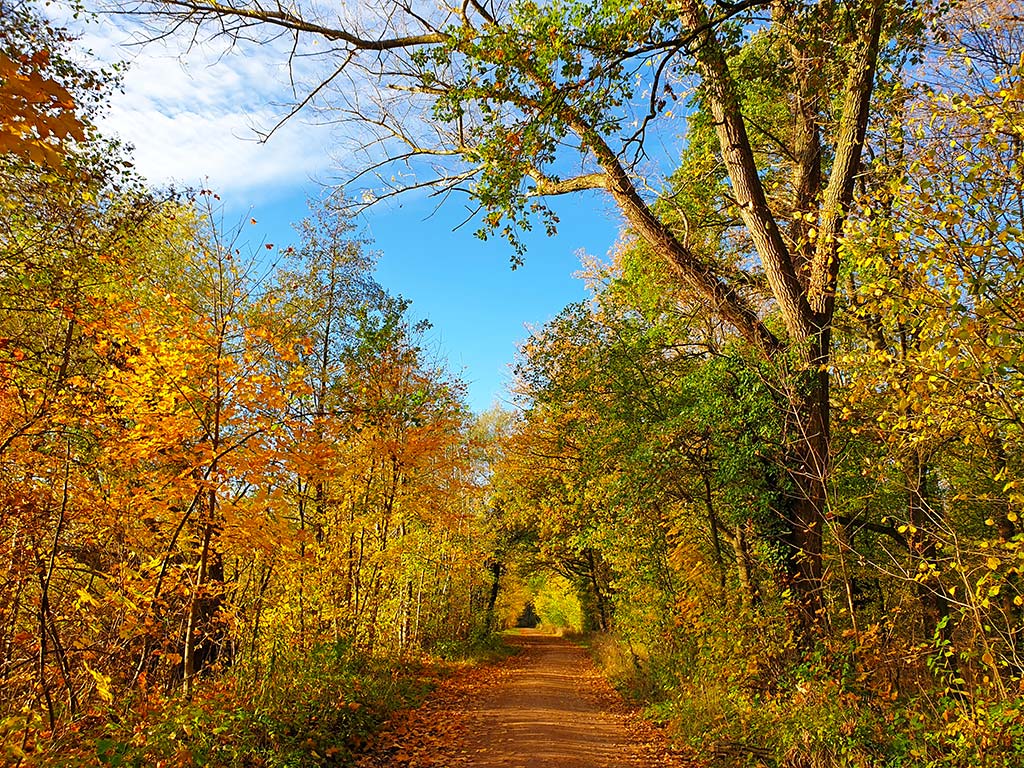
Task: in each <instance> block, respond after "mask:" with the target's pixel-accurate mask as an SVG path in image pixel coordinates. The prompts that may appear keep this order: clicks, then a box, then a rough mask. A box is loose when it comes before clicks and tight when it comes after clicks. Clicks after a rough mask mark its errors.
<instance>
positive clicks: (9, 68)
mask: <svg viewBox="0 0 1024 768" xmlns="http://www.w3.org/2000/svg"><path fill="white" fill-rule="evenodd" d="M48 65H49V54H48V53H47V52H46V51H41V52H39V53H36V54H35V55H33V56H31V57H24V58H23V59H22V60H21V61H15V60H13V59H11V58H9V57H8V56H7V55H6V54H4V53H2V52H0V154H7V153H10V154H14V155H17V156H19V157H21V158H23V159H26V160H31V161H32V162H35V163H38V164H39V165H45V166H51V167H55V166H57V165H59V163H60V152H61V145H62V144H64V143H66V142H68V141H84V140H85V132H84V126H83V123H82V122H81V121H80V120H79V118H78V117H77V116H76V114H75V111H74V110H75V102H74V100H73V99H72V97H71V94H70V93H68V92H67V90H66V89H65V88H64V87H63V86H62V85H60V84H59V83H58V82H57V81H56V80H53V79H52V78H50V77H47V76H46V75H45V74H44V72H45V71H46V68H47V66H48Z"/></svg>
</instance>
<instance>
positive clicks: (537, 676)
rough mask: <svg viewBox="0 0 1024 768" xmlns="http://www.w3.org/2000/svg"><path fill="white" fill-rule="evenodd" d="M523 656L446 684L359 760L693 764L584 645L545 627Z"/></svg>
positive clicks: (671, 767) (605, 767) (677, 767)
mask: <svg viewBox="0 0 1024 768" xmlns="http://www.w3.org/2000/svg"><path fill="white" fill-rule="evenodd" d="M508 642H509V644H510V645H512V646H514V647H516V648H517V650H518V651H519V652H518V654H517V655H516V656H514V657H512V658H510V659H508V660H506V661H504V662H502V663H501V664H500V665H497V666H491V667H483V668H478V669H473V670H469V671H467V672H464V673H460V674H457V675H455V676H454V677H453V678H451V679H449V680H447V681H445V683H443V684H442V685H441V686H440V687H439V688H438V689H437V691H435V693H434V695H433V696H431V698H430V699H429V700H428V701H427V703H426V704H425V705H424V706H423V707H420V708H419V709H417V710H414V711H412V712H406V713H403V714H402V715H400V716H399V717H397V718H395V719H394V720H393V721H392V722H391V723H390V724H389V725H388V726H387V727H386V728H385V731H384V732H383V733H382V735H381V738H380V740H379V741H378V744H377V746H376V748H375V749H374V751H373V753H372V754H371V755H367V756H366V757H365V758H364V759H363V761H361V763H360V765H361V766H363V767H364V768H369V766H384V765H392V766H407V767H408V768H426V766H431V767H432V768H634V766H636V767H639V766H650V767H651V768H686V767H687V766H692V763H691V762H689V761H686V760H684V759H683V758H682V757H681V756H680V755H678V754H675V753H673V752H672V751H671V750H670V749H669V747H668V743H667V741H666V739H665V737H664V735H663V734H662V733H661V732H660V731H659V730H658V729H657V728H655V727H654V726H653V725H651V724H650V723H649V722H648V721H646V720H644V719H643V718H642V717H640V715H639V714H638V713H636V712H634V711H632V710H631V709H630V708H629V707H628V706H627V705H626V704H625V702H624V701H623V700H622V697H621V696H619V694H618V693H617V692H616V691H615V690H614V689H613V688H612V687H611V686H610V685H609V683H608V681H607V680H606V679H605V678H604V677H603V676H602V675H601V673H600V672H599V671H598V670H597V668H596V667H595V665H594V663H593V662H592V661H591V660H590V658H589V657H588V656H587V653H586V652H585V651H584V650H583V649H582V648H580V647H579V646H577V645H575V644H573V643H571V642H569V641H567V640H565V639H563V638H560V637H556V636H553V635H548V634H544V633H542V632H539V631H536V630H521V631H520V632H519V633H517V634H515V635H512V636H510V637H509V638H508Z"/></svg>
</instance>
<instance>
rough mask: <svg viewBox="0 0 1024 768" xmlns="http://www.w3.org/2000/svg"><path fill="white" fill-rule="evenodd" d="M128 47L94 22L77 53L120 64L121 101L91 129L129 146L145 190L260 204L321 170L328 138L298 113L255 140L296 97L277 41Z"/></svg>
mask: <svg viewBox="0 0 1024 768" xmlns="http://www.w3.org/2000/svg"><path fill="white" fill-rule="evenodd" d="M132 42H133V36H132V33H131V32H130V31H128V30H127V29H125V28H121V27H119V26H117V25H115V24H114V23H113V22H112V21H110V20H109V19H106V18H101V19H100V21H99V22H98V23H95V24H90V25H88V26H86V27H85V28H84V29H83V30H82V38H81V42H80V44H81V45H82V46H83V47H84V48H88V49H91V50H92V52H93V54H94V56H95V57H96V58H98V59H99V60H100V62H102V63H112V62H115V61H125V62H127V63H128V65H129V68H128V71H127V72H126V74H125V76H124V82H123V90H124V93H114V94H113V95H112V97H111V100H110V106H109V109H108V111H107V113H106V114H105V115H104V117H103V118H102V119H101V121H100V128H101V129H102V130H103V131H104V133H107V134H110V135H117V136H119V137H120V138H121V139H123V140H124V141H126V142H128V143H129V144H132V145H133V146H134V147H135V152H134V161H135V165H136V169H137V170H138V171H139V173H140V174H141V175H142V176H144V177H145V178H146V179H148V180H149V181H150V182H152V183H155V184H163V183H169V182H177V183H179V184H186V185H202V186H209V187H211V188H213V189H215V190H217V191H219V192H222V193H226V194H230V195H232V196H235V197H238V196H242V197H246V198H249V199H251V198H253V197H259V198H262V199H266V198H268V197H272V196H275V195H276V193H278V192H281V191H284V190H285V189H294V188H295V187H298V186H300V185H303V184H306V183H307V182H309V180H310V179H311V178H313V177H317V176H319V175H322V174H323V173H324V172H325V171H327V170H328V169H329V168H330V166H331V159H330V151H329V146H330V138H331V137H330V133H331V131H330V129H329V128H328V127H326V126H318V125H312V124H310V123H309V122H308V121H306V120H304V119H303V116H302V115H301V114H300V115H298V116H297V117H294V118H292V119H291V120H290V121H288V122H287V123H286V124H285V125H284V126H283V127H282V128H281V129H280V130H279V131H277V132H275V133H274V135H273V136H271V137H270V138H269V140H267V141H266V142H265V143H260V141H259V132H266V131H267V130H268V129H270V128H272V127H273V126H274V125H275V124H276V123H277V122H278V121H279V120H280V118H281V117H282V116H283V115H285V114H286V113H287V108H286V107H284V106H276V105H282V104H286V103H288V102H290V101H292V100H293V99H294V97H295V96H294V94H293V93H292V92H291V90H290V88H289V86H288V82H289V77H288V75H289V73H288V68H287V58H288V49H287V47H285V46H284V45H283V44H282V43H281V42H276V43H275V42H271V43H264V44H250V45H247V46H245V48H244V49H233V50H228V51H225V50H224V45H223V44H220V45H218V44H215V43H206V44H198V45H193V46H191V49H190V50H188V51H187V52H185V53H179V52H180V51H185V50H186V49H187V48H188V41H187V40H181V39H179V40H173V39H172V40H168V41H161V42H153V43H148V44H145V45H141V46H140V45H130V43H132ZM307 61H308V60H307ZM306 66H307V69H308V66H309V65H308V64H307V65H306ZM304 75H305V76H307V77H308V76H310V75H311V72H310V71H307V72H305V73H304Z"/></svg>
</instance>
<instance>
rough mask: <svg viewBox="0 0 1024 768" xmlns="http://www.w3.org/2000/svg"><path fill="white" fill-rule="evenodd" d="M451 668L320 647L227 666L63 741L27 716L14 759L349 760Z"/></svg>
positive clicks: (284, 764) (82, 767) (29, 762)
mask: <svg viewBox="0 0 1024 768" xmlns="http://www.w3.org/2000/svg"><path fill="white" fill-rule="evenodd" d="M464 655H465V654H464ZM451 667H452V665H451V664H450V663H447V662H444V661H442V660H440V659H437V658H433V657H421V658H409V659H405V660H402V661H394V660H384V659H378V658H372V657H368V656H366V655H363V654H360V653H358V652H356V651H354V650H352V649H351V648H347V647H345V646H342V645H339V646H336V647H334V646H324V647H320V648H317V649H314V650H313V651H311V652H308V653H306V654H302V655H297V656H296V657H295V658H292V659H287V660H281V659H280V658H278V659H275V660H274V661H273V663H272V664H268V666H267V667H266V668H263V669H260V670H255V669H245V668H237V669H231V670H228V671H226V672H225V673H223V674H222V675H220V676H219V677H217V678H215V679H210V680H206V681H203V682H202V683H201V684H200V685H199V686H198V687H197V689H196V691H195V693H194V695H193V696H192V698H191V699H187V698H186V697H184V696H182V695H181V694H180V693H174V694H172V695H162V694H161V695H157V694H150V695H148V696H145V697H142V696H138V697H136V698H135V699H134V700H132V701H130V702H126V703H124V704H122V706H120V707H118V706H116V705H115V703H113V702H112V703H111V705H110V706H109V707H108V710H107V712H105V713H102V714H101V713H97V714H94V715H93V716H92V717H91V718H90V719H87V720H82V721H79V722H78V723H76V724H75V726H74V728H73V729H72V731H71V732H69V733H67V734H65V735H64V736H63V737H62V738H60V739H54V740H50V741H46V740H45V739H44V738H39V739H36V738H35V736H33V735H32V731H33V730H34V729H32V728H30V727H29V726H30V724H28V723H26V728H25V731H24V733H25V735H26V738H25V739H23V743H22V744H21V745H20V747H19V748H18V751H19V752H21V753H22V755H23V756H21V757H20V758H19V763H20V765H23V766H44V765H45V766H66V767H67V768H86V766H88V767H90V768H92V767H93V766H125V767H129V766H130V767H131V768H148V767H149V766H153V767H155V768H161V767H162V766H208V767H209V768H312V767H313V766H317V767H320V766H348V765H351V764H352V760H353V758H354V756H355V755H356V754H358V753H359V751H360V749H362V747H363V746H364V745H365V744H366V742H367V739H368V737H369V736H370V734H372V733H373V732H374V731H375V730H376V729H377V728H378V727H379V726H380V724H381V723H382V722H383V721H384V720H385V719H386V718H387V716H388V715H389V714H390V713H391V712H392V711H394V710H396V709H398V708H401V707H406V706H411V705H414V704H416V703H417V702H419V701H420V700H422V699H423V697H424V696H425V695H426V694H427V693H428V692H429V691H430V690H431V688H432V687H433V686H434V684H435V682H436V681H437V679H438V678H439V677H440V676H443V675H444V674H446V673H447V671H448V670H450V669H451ZM257 672H258V674H257ZM257 681H258V682H257ZM12 735H14V734H12ZM39 735H40V736H41V737H45V735H46V734H45V732H43V733H42V734H39ZM14 756H15V755H14V754H9V755H8V757H14Z"/></svg>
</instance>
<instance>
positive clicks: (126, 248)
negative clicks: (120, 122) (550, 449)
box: [0, 2, 489, 765]
mask: <svg viewBox="0 0 1024 768" xmlns="http://www.w3.org/2000/svg"><path fill="white" fill-rule="evenodd" d="M0 8H2V10H3V14H2V21H0V24H2V27H3V29H2V33H3V34H2V36H0V46H2V51H3V54H4V56H5V58H4V59H3V60H2V61H5V62H13V63H14V64H16V65H17V66H18V67H19V68H20V73H21V75H20V76H23V77H24V80H23V81H22V82H24V83H26V85H25V86H24V89H25V91H26V93H27V94H28V95H29V98H28V99H26V100H23V101H22V102H21V104H20V105H18V104H15V106H16V107H18V108H19V109H21V110H22V112H21V116H22V117H24V118H25V120H22V122H26V121H29V122H30V121H31V120H33V119H34V120H35V121H36V124H35V127H34V129H33V128H30V129H29V130H28V131H25V132H23V133H22V137H21V143H20V144H19V143H16V142H13V141H12V142H11V143H10V144H9V145H8V146H7V147H5V148H6V149H8V150H10V151H8V153H7V154H5V155H3V156H2V157H0V185H2V191H0V201H2V210H3V212H2V215H0V762H3V763H5V764H7V763H8V761H10V762H11V763H12V764H30V763H33V762H35V763H40V764H47V765H53V764H57V763H69V764H72V763H77V762H82V763H86V764H89V763H96V762H97V761H98V762H99V763H104V764H110V765H116V764H136V765H142V764H145V765H152V764H160V761H164V764H187V763H189V762H195V763H199V764H241V763H240V762H239V761H243V760H249V761H256V762H248V763H245V764H247V765H256V764H272V763H273V761H274V760H276V759H280V760H282V761H284V762H288V761H289V760H290V761H291V762H288V764H295V761H296V760H297V761H299V762H300V763H301V762H303V761H306V762H309V763H323V762H325V761H326V762H328V763H338V762H339V761H341V760H343V759H344V758H345V757H346V755H347V754H348V751H347V750H348V749H349V748H350V747H353V746H354V744H353V743H349V742H347V741H346V740H347V739H348V738H349V736H350V735H353V734H354V735H355V736H358V735H359V734H361V733H363V732H364V731H365V730H366V729H367V728H369V727H370V725H371V724H372V722H373V721H374V720H375V719H376V718H379V717H380V715H381V711H380V708H381V707H383V706H385V705H386V700H387V699H388V697H390V696H393V695H397V693H396V690H397V689H396V686H397V685H398V684H397V683H396V682H395V680H396V679H397V678H395V674H396V673H395V670H393V669H385V668H384V666H386V664H387V663H389V662H388V660H395V659H399V658H401V657H403V656H411V657H414V656H415V655H416V652H418V650H419V649H423V648H427V649H439V648H440V649H441V650H444V649H446V648H447V649H449V650H450V649H452V648H457V647H460V646H464V645H466V644H467V643H469V642H470V641H471V640H474V639H479V637H481V636H482V633H483V630H484V628H483V627H482V626H481V624H480V620H478V619H477V616H478V615H480V614H481V610H482V606H483V604H484V603H485V601H486V592H487V589H488V588H489V581H488V577H487V574H486V572H485V571H484V570H483V568H482V566H481V563H482V562H483V561H484V559H485V556H486V551H485V544H486V539H485V537H484V536H483V535H482V533H481V531H480V515H479V509H478V501H477V500H478V498H479V489H478V488H477V473H476V470H475V469H474V464H473V461H474V458H473V455H472V452H471V439H470V429H469V427H470V416H469V413H468V411H467V409H466V407H465V405H464V402H463V389H462V385H461V384H460V383H459V382H458V381H456V380H455V379H454V378H452V377H451V376H450V375H448V374H447V373H446V372H445V371H444V370H442V369H441V368H440V367H438V366H437V365H435V364H434V363H432V362H431V360H430V358H429V356H428V355H427V354H426V353H425V352H424V351H423V349H422V347H421V346H420V339H421V336H422V333H423V331H424V328H423V327H421V326H418V325H416V324H414V323H412V321H410V319H409V317H408V312H407V309H408V303H407V302H406V301H404V300H402V299H400V298H395V297H393V296H390V295H389V294H388V293H387V292H386V291H385V290H384V289H383V288H381V286H380V285H378V284H377V283H376V282H375V281H374V279H373V268H374V258H373V257H372V256H371V255H370V254H369V253H368V251H367V250H366V246H365V244H364V243H362V242H361V241H360V240H359V238H358V237H357V236H356V234H355V233H354V232H353V231H352V229H351V227H350V225H349V224H348V223H347V221H346V219H345V218H344V216H343V215H341V213H339V211H338V205H337V203H336V202H335V201H333V200H331V199H328V200H327V201H325V202H323V203H319V204H317V205H316V206H315V210H314V211H313V214H312V216H311V218H310V220H309V221H307V222H306V223H305V224H303V225H302V227H301V230H300V232H299V236H298V244H297V245H295V246H294V247H287V248H280V247H277V246H275V245H273V244H270V243H266V244H261V243H257V244H255V245H252V244H249V243H247V241H248V240H250V238H251V236H250V235H247V232H248V231H249V230H251V229H253V228H254V227H253V226H252V225H253V224H255V222H252V223H251V224H250V223H244V224H242V225H239V226H234V225H231V224H225V221H224V217H223V213H222V212H221V211H222V209H221V206H220V203H219V201H218V199H217V197H216V195H215V194H213V193H212V192H209V191H202V192H200V193H199V194H198V195H196V196H186V195H180V194H174V193H162V192H157V191H154V190H151V189H148V188H146V187H145V186H144V185H142V184H140V183H139V182H138V181H136V180H135V179H134V178H133V177H132V175H131V172H130V170H129V168H128V166H129V165H130V163H129V162H128V161H129V159H130V158H129V155H128V154H127V153H125V152H124V151H123V149H122V148H120V147H118V146H117V145H116V144H114V143H112V142H109V141H106V140H104V139H103V138H102V137H100V136H98V135H96V133H95V131H94V130H92V129H91V128H89V126H88V118H89V116H90V106H89V105H90V103H92V104H93V105H94V107H95V108H99V107H101V106H102V104H103V101H104V99H105V98H106V95H105V94H106V90H105V89H106V88H108V87H109V86H110V84H111V82H110V79H109V76H108V75H106V74H104V73H97V72H88V71H85V70H83V68H82V67H81V66H80V65H78V64H76V63H75V62H74V61H72V60H71V59H70V58H69V56H70V55H71V54H70V50H69V48H68V41H67V40H66V39H65V38H64V36H63V34H62V33H61V32H60V31H59V30H55V29H52V28H50V27H48V26H47V25H46V23H45V22H44V21H43V20H42V19H41V18H39V17H38V16H36V15H34V14H33V13H32V12H31V10H30V9H29V8H27V7H26V6H24V5H22V4H11V5H9V4H7V3H6V2H4V3H2V4H0ZM4 78H5V81H4V83H3V87H4V88H7V87H8V86H9V85H10V86H11V87H12V88H13V87H14V81H13V79H11V77H10V76H9V75H8V73H6V72H5V74H4ZM33 89H34V90H33ZM48 93H58V94H63V95H62V97H61V99H62V100H61V102H60V103H58V102H53V101H49V100H48V96H47V94H48ZM36 96H38V99H35V97H36ZM33 99H35V101H34V103H35V104H36V106H37V109H36V111H35V112H33V111H32V110H33V108H32V107H31V103H33ZM71 99H74V101H75V102H77V103H76V104H72V103H70V100H71ZM26 105H28V106H26ZM40 115H42V116H44V117H47V118H55V119H62V120H65V121H66V123H67V125H70V126H74V127H75V133H77V134H78V138H79V139H80V140H79V141H77V142H71V141H70V140H71V139H72V138H73V136H70V135H69V136H66V137H65V138H67V139H68V141H69V142H70V143H65V146H64V156H63V157H60V156H59V154H58V150H59V147H58V145H57V144H56V143H54V142H53V141H49V140H47V139H48V137H47V136H46V134H45V132H42V131H40V130H39V128H40V126H43V127H44V128H45V125H44V123H43V120H42V118H41V117H40ZM18 119H21V118H18ZM8 122H9V123H10V124H11V125H14V126H15V128H18V124H17V122H15V121H14V120H13V119H12V118H10V116H8V115H5V125H7V124H8ZM34 145H38V146H34ZM40 146H41V147H42V148H43V149H45V150H46V152H45V153H43V154H40V150H39V147H40ZM51 162H52V165H50V164H48V163H51ZM374 660H377V661H374ZM375 665H376V666H375ZM382 665H384V666H382ZM403 675H404V676H405V677H408V676H409V675H408V674H406V673H403V674H402V675H399V676H398V677H403ZM403 679H404V677H403ZM206 681H209V682H206ZM399 682H400V681H399ZM275 754H278V755H279V757H278V758H272V757H271V756H272V755H275ZM281 754H283V755H285V757H280V755H281ZM288 755H290V757H289V756H288Z"/></svg>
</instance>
